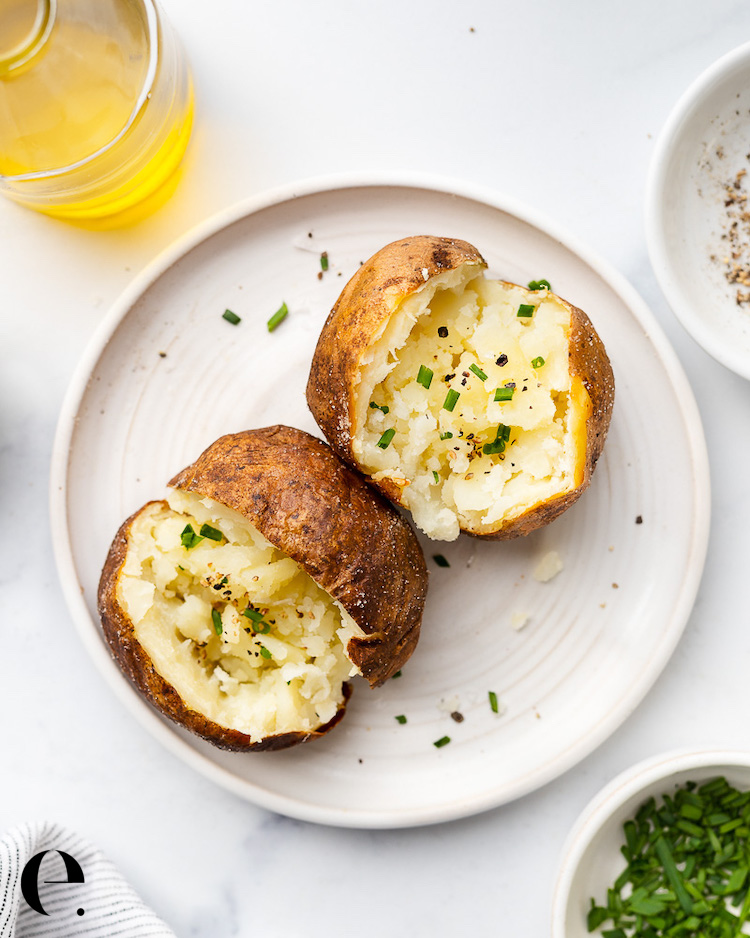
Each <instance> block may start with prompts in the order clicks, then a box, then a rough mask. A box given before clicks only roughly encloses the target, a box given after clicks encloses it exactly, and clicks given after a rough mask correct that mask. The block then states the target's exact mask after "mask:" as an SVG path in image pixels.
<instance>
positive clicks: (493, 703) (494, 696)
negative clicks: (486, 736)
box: [489, 690, 499, 713]
mask: <svg viewBox="0 0 750 938" xmlns="http://www.w3.org/2000/svg"><path fill="white" fill-rule="evenodd" d="M489 698H490V709H491V710H492V712H493V713H498V712H499V711H498V706H497V694H496V693H495V692H494V690H491V691H490V692H489Z"/></svg>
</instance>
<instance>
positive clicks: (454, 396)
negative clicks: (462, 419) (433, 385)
mask: <svg viewBox="0 0 750 938" xmlns="http://www.w3.org/2000/svg"><path fill="white" fill-rule="evenodd" d="M459 397H461V394H460V393H459V392H458V391H454V390H453V388H451V389H450V390H449V391H448V393H447V394H446V395H445V400H444V401H443V410H453V408H454V407H455V406H456V402H457V401H458V399H459Z"/></svg>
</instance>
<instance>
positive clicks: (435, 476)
mask: <svg viewBox="0 0 750 938" xmlns="http://www.w3.org/2000/svg"><path fill="white" fill-rule="evenodd" d="M432 478H433V479H434V480H435V484H436V485H437V483H438V482H439V481H440V476H439V475H438V474H437V469H433V470H432Z"/></svg>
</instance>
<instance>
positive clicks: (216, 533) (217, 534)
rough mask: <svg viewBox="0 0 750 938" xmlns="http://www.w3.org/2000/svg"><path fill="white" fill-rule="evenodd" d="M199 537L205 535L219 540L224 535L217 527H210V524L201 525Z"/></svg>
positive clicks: (213, 539)
mask: <svg viewBox="0 0 750 938" xmlns="http://www.w3.org/2000/svg"><path fill="white" fill-rule="evenodd" d="M200 534H201V537H207V538H208V539H209V540H211V541H221V540H222V539H223V538H224V535H223V534H222V533H221V531H220V530H219V529H218V528H212V527H211V525H210V524H204V525H201V530H200Z"/></svg>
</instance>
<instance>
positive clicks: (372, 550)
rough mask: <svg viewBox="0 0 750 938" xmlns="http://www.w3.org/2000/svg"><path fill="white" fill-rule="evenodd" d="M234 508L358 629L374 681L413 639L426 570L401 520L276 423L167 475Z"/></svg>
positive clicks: (360, 657) (364, 668)
mask: <svg viewBox="0 0 750 938" xmlns="http://www.w3.org/2000/svg"><path fill="white" fill-rule="evenodd" d="M169 484H170V485H171V486H173V487H175V488H178V489H183V490H185V491H188V492H194V493H196V494H198V495H202V496H207V497H208V498H212V499H214V500H215V501H217V502H220V503H221V504H222V505H226V506H227V507H229V508H233V509H234V510H235V511H237V512H239V513H240V514H241V515H243V516H244V517H245V518H247V520H248V521H249V522H250V523H251V524H253V525H255V527H256V528H257V529H258V530H259V531H260V533H261V534H262V535H263V536H264V537H265V538H266V539H267V540H269V541H270V542H271V543H272V544H273V545H274V546H275V547H278V548H279V549H280V550H283V551H284V553H286V554H288V555H289V556H290V557H291V558H292V560H295V561H296V562H297V563H298V564H299V565H300V567H302V569H303V570H305V571H306V572H307V573H309V574H310V576H311V577H312V578H313V580H315V582H316V583H317V584H318V586H320V587H322V589H324V590H325V591H326V592H327V593H328V594H329V595H330V596H332V597H333V598H334V599H336V600H338V601H339V602H340V603H341V605H342V606H343V607H344V609H346V611H347V612H348V613H349V615H350V616H351V617H352V618H353V619H354V621H355V622H356V623H357V624H358V625H359V627H360V628H361V629H362V630H363V632H365V633H366V638H363V639H351V640H350V642H349V646H348V648H347V654H348V656H349V658H350V659H351V660H352V661H353V662H354V663H355V664H356V665H357V667H358V668H359V669H360V670H361V672H362V674H363V675H364V676H365V677H366V678H367V680H368V681H369V682H370V685H371V686H372V687H375V686H377V685H379V684H382V683H383V682H384V681H386V680H387V679H388V678H389V677H391V676H392V675H393V674H395V673H396V671H398V670H399V669H400V668H401V667H402V666H403V664H404V663H405V662H406V661H407V659H408V658H409V657H410V655H411V653H412V652H413V651H414V648H415V647H416V644H417V640H418V638H419V629H420V625H421V621H422V612H423V609H424V602H425V596H426V593H427V568H426V565H425V561H424V555H423V554H422V548H421V547H420V546H419V541H418V540H417V538H416V535H415V534H414V532H413V531H412V529H411V527H410V526H409V524H408V522H406V521H405V520H404V519H403V518H402V517H401V515H400V514H399V513H398V512H397V511H396V510H395V509H394V508H393V507H392V506H391V505H390V504H388V503H387V502H386V501H384V500H383V499H382V498H381V497H380V496H379V495H378V494H377V493H376V492H375V491H374V490H373V489H372V488H371V487H370V486H369V485H368V484H367V483H366V482H365V481H364V480H363V479H362V477H361V476H360V475H358V474H357V473H355V472H352V470H351V469H350V468H349V467H348V466H346V465H344V463H342V462H341V460H340V459H339V458H338V457H337V456H336V454H335V453H334V452H333V451H332V450H331V448H330V447H329V446H327V445H326V444H325V443H323V442H322V441H321V440H318V439H316V438H315V437H313V436H311V435H310V434H309V433H305V432H304V431H302V430H297V429H294V428H292V427H284V426H275V427H266V428H264V429H260V430H248V431H246V432H244V433H236V434H231V435H229V436H224V437H221V438H220V439H218V440H217V441H216V442H215V443H213V444H212V445H211V446H209V448H208V449H207V450H206V451H205V452H204V453H203V454H202V455H201V456H199V458H198V459H197V460H196V461H195V462H194V463H193V465H192V466H189V467H188V468H187V469H185V470H184V471H183V472H181V473H179V475H177V476H175V478H174V479H172V481H171V482H170V483H169Z"/></svg>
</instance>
